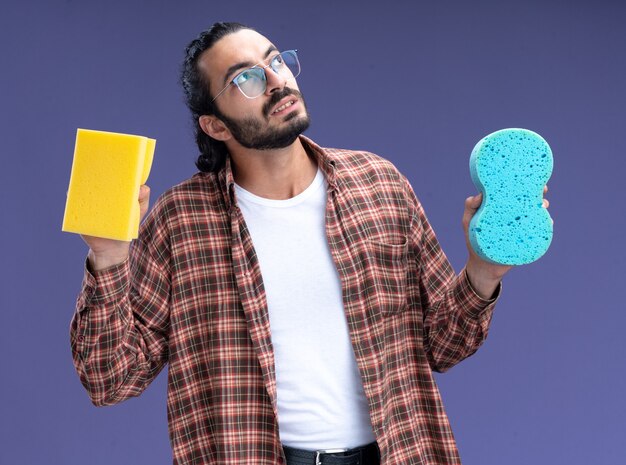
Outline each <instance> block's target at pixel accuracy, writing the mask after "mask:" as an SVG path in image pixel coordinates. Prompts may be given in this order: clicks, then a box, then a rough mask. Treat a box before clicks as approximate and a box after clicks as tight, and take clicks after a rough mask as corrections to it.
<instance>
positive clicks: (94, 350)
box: [70, 260, 167, 405]
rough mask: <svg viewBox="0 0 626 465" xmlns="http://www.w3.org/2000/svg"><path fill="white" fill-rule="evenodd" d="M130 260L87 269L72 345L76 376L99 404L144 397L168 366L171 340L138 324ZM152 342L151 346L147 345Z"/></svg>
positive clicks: (72, 333)
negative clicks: (142, 395)
mask: <svg viewBox="0 0 626 465" xmlns="http://www.w3.org/2000/svg"><path fill="white" fill-rule="evenodd" d="M130 268H131V265H130V263H129V260H125V261H124V262H122V263H119V264H116V265H115V266H111V267H107V268H106V270H104V271H97V272H96V271H94V272H92V271H91V270H90V269H89V268H86V270H85V279H84V282H83V288H82V291H81V294H80V296H79V299H78V301H77V308H76V312H75V314H74V317H73V319H72V324H71V330H70V341H71V347H72V356H73V359H74V365H75V367H76V371H77V373H78V375H79V377H80V379H81V382H82V384H83V385H84V387H85V389H86V390H87V392H88V394H89V397H90V398H91V400H92V402H93V403H94V404H95V405H109V404H114V403H117V402H120V401H122V400H125V399H127V398H129V397H132V396H137V395H139V394H140V393H141V392H142V391H143V389H145V387H146V386H147V385H148V383H149V382H150V381H151V380H152V379H153V378H154V377H155V376H156V374H157V373H158V372H159V370H160V369H161V368H162V366H163V364H164V363H165V358H166V351H167V344H166V338H165V336H164V335H163V334H160V332H159V331H155V330H154V329H152V328H149V327H147V325H146V324H144V322H143V321H137V319H136V318H135V315H134V311H133V308H134V307H139V306H140V305H139V303H138V302H137V301H136V300H137V299H134V298H131V295H130V292H129V291H130V287H131V282H130V276H131V274H132V273H131V271H130ZM147 341H149V342H147Z"/></svg>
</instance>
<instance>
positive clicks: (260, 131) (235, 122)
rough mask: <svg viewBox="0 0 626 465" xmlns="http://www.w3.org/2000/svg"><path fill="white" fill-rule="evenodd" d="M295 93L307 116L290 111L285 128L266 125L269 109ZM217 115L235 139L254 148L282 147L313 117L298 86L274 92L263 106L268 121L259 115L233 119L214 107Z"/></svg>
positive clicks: (289, 143) (285, 120) (301, 130)
mask: <svg viewBox="0 0 626 465" xmlns="http://www.w3.org/2000/svg"><path fill="white" fill-rule="evenodd" d="M289 95H295V96H296V97H297V98H298V100H299V101H300V102H301V103H302V106H303V108H304V115H300V114H298V113H297V112H292V113H289V114H288V115H287V116H285V118H284V120H283V121H284V122H286V123H289V124H287V125H286V126H285V127H282V128H268V127H265V128H264V126H265V125H264V124H263V123H264V122H268V121H269V117H270V114H269V113H270V111H271V109H272V107H274V106H275V105H276V104H277V103H278V102H280V100H281V99H283V98H285V97H287V96H289ZM215 110H216V111H215V115H216V116H217V117H218V118H219V119H221V120H222V121H223V122H224V125H226V127H227V128H228V130H229V131H230V132H231V134H232V135H233V138H234V139H235V140H236V141H237V142H238V143H239V144H241V145H242V146H243V147H246V148H248V149H255V150H273V149H282V148H285V147H288V146H289V145H291V144H293V143H294V141H295V140H296V139H297V138H298V136H299V135H300V134H302V133H303V132H304V131H306V129H307V128H308V127H309V125H310V124H311V119H310V117H309V114H308V112H307V109H306V104H305V103H304V98H303V97H302V94H301V93H300V92H298V91H297V90H295V89H290V88H288V87H285V88H284V89H283V90H281V91H279V92H276V93H274V94H272V96H271V97H270V99H269V100H268V102H267V103H266V104H265V105H264V106H263V115H264V117H265V121H262V120H259V119H257V118H252V117H249V118H243V119H234V118H229V117H228V116H225V115H223V114H222V112H221V111H219V110H218V109H217V108H215Z"/></svg>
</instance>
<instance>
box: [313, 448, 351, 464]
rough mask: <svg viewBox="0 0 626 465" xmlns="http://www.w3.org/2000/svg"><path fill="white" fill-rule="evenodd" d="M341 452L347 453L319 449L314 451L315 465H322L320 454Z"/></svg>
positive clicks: (342, 450)
mask: <svg viewBox="0 0 626 465" xmlns="http://www.w3.org/2000/svg"><path fill="white" fill-rule="evenodd" d="M342 452H348V449H320V450H316V451H315V465H322V460H321V455H322V454H341V453H342Z"/></svg>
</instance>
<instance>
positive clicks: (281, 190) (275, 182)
mask: <svg viewBox="0 0 626 465" xmlns="http://www.w3.org/2000/svg"><path fill="white" fill-rule="evenodd" d="M229 150H230V154H231V161H232V165H231V166H232V169H233V176H234V178H235V182H236V183H237V184H238V185H240V186H241V187H243V188H244V189H245V190H247V191H248V192H252V193H253V194H255V195H258V196H259V197H264V198H267V199H275V200H285V199H290V198H292V197H295V196H296V195H298V194H300V193H301V192H303V191H304V190H305V189H306V188H307V187H309V185H310V184H311V182H313V179H314V178H315V174H316V172H317V165H316V163H315V160H314V159H313V158H312V157H309V155H308V154H307V152H306V150H305V149H304V146H303V145H302V142H301V141H300V139H296V140H295V142H294V143H293V144H291V145H290V146H288V147H285V148H282V149H275V150H254V149H247V148H245V147H241V146H238V147H229Z"/></svg>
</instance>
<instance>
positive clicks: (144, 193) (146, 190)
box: [139, 184, 150, 221]
mask: <svg viewBox="0 0 626 465" xmlns="http://www.w3.org/2000/svg"><path fill="white" fill-rule="evenodd" d="M149 205H150V187H148V186H147V185H145V184H144V185H142V186H141V187H140V188H139V221H141V220H143V218H144V216H146V213H148V206H149Z"/></svg>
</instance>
